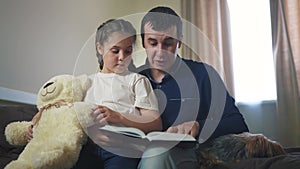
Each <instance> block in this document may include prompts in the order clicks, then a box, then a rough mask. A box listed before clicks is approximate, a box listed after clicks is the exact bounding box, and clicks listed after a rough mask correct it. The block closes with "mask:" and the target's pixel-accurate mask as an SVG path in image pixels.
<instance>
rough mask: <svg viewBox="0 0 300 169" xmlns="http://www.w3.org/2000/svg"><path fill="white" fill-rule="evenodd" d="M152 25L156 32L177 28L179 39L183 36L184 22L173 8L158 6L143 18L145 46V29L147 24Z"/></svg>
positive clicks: (142, 27) (142, 33) (142, 31)
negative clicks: (172, 27)
mask: <svg viewBox="0 0 300 169" xmlns="http://www.w3.org/2000/svg"><path fill="white" fill-rule="evenodd" d="M148 22H149V23H151V25H152V29H153V30H156V31H163V30H166V29H167V28H170V27H171V26H176V28H177V38H178V39H180V38H181V36H182V21H181V18H180V17H179V15H178V14H177V13H176V12H175V11H174V10H173V9H171V8H169V7H165V6H158V7H155V8H153V9H151V10H150V11H148V13H147V14H146V15H145V16H144V17H143V20H142V23H141V36H142V43H143V44H144V33H145V30H144V27H145V25H146V24H147V23H148Z"/></svg>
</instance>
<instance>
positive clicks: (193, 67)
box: [181, 58, 212, 72]
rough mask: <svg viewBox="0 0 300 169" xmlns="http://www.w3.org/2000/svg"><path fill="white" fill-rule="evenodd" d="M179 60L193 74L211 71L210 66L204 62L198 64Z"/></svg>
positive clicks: (193, 61) (189, 60) (192, 61)
mask: <svg viewBox="0 0 300 169" xmlns="http://www.w3.org/2000/svg"><path fill="white" fill-rule="evenodd" d="M181 60H182V61H183V62H184V63H185V64H186V65H187V66H188V67H189V68H190V69H191V70H192V71H193V72H199V71H206V70H207V69H212V67H211V66H210V65H208V64H207V63H204V62H199V61H195V60H191V59H185V58H181Z"/></svg>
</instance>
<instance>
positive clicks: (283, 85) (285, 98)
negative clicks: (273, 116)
mask: <svg viewBox="0 0 300 169" xmlns="http://www.w3.org/2000/svg"><path fill="white" fill-rule="evenodd" d="M270 11H271V22H272V43H273V44H272V45H273V55H274V62H275V71H276V84H277V109H278V110H277V111H278V112H277V120H278V132H279V135H278V137H279V141H280V143H282V144H283V145H285V146H299V145H300V132H299V131H300V106H299V102H300V101H299V92H300V90H299V84H300V3H299V0H270Z"/></svg>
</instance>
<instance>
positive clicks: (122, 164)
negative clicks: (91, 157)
mask: <svg viewBox="0 0 300 169" xmlns="http://www.w3.org/2000/svg"><path fill="white" fill-rule="evenodd" d="M98 156H99V157H100V158H101V159H102V162H103V169H121V168H122V169H136V168H137V166H138V164H139V161H140V159H139V158H130V157H124V156H120V155H116V154H113V153H111V152H109V151H107V150H105V149H103V148H101V147H98Z"/></svg>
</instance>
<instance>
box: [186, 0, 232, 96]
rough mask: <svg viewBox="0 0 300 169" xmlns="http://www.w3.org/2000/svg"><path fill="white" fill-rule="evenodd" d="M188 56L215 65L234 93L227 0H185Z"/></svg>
mask: <svg viewBox="0 0 300 169" xmlns="http://www.w3.org/2000/svg"><path fill="white" fill-rule="evenodd" d="M181 15H182V17H183V18H184V20H183V46H182V50H181V54H182V56H183V57H185V58H189V59H193V60H197V61H203V62H205V63H208V64H209V65H211V66H213V67H214V68H215V69H216V70H217V71H218V73H219V74H220V75H221V77H222V78H223V80H224V82H225V84H226V86H227V88H228V90H229V92H230V94H231V95H233V96H234V83H233V70H232V50H231V49H232V48H231V39H230V36H231V35H230V20H229V9H228V5H227V1H226V0H221V1H220V0H182V1H181Z"/></svg>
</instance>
